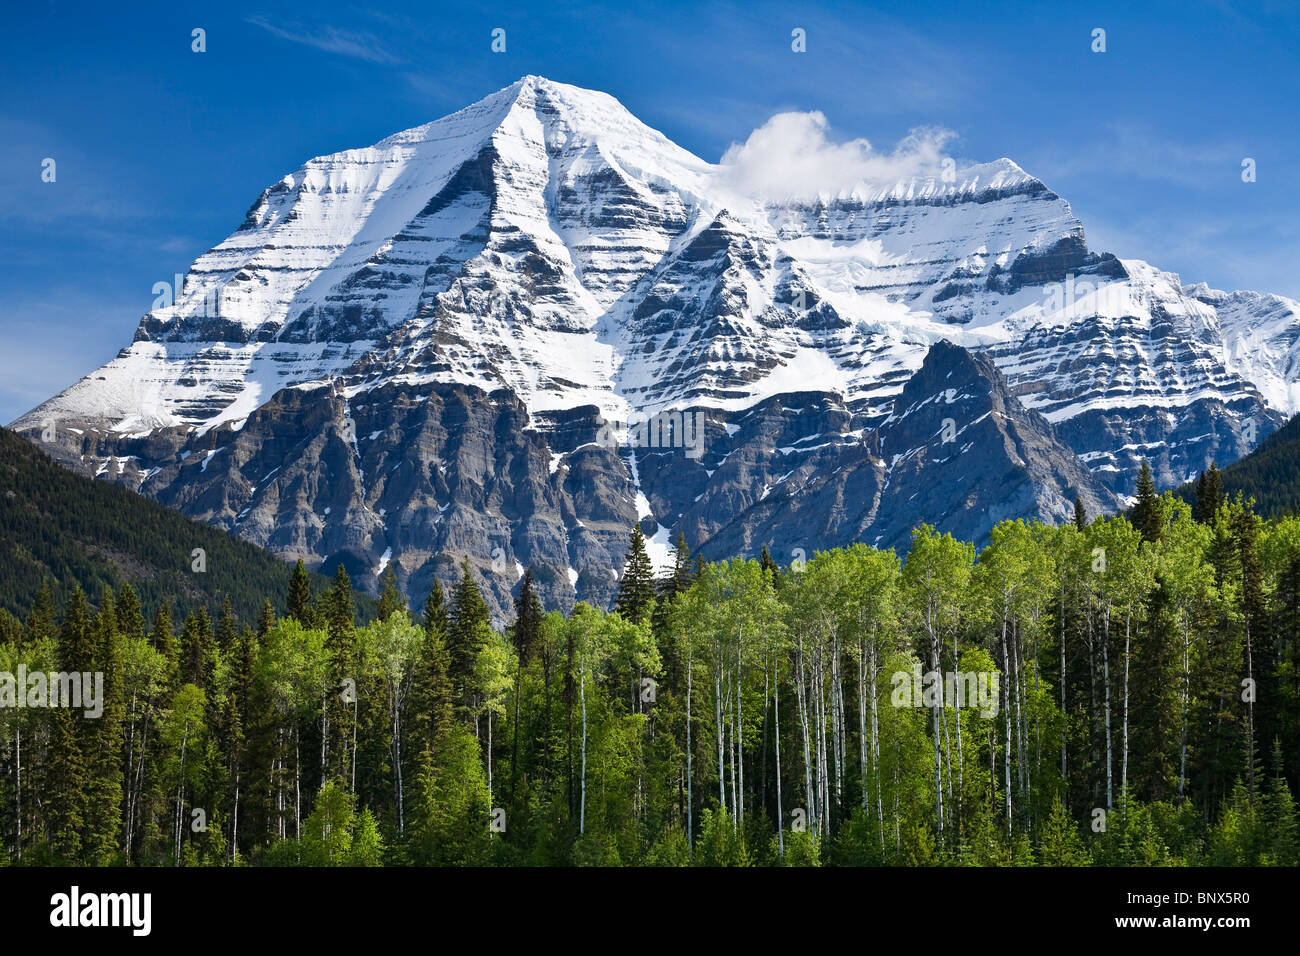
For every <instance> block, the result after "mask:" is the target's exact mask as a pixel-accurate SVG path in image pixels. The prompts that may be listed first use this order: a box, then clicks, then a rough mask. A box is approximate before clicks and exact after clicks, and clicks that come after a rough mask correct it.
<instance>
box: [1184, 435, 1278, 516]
mask: <svg viewBox="0 0 1300 956" xmlns="http://www.w3.org/2000/svg"><path fill="white" fill-rule="evenodd" d="M1207 481H1208V482H1209V483H1210V485H1211V486H1215V487H1217V489H1218V490H1219V491H1221V492H1226V493H1228V494H1235V493H1236V492H1241V494H1242V495H1243V496H1244V497H1246V498H1253V499H1255V510H1256V511H1257V512H1258V513H1259V514H1261V515H1264V516H1265V517H1272V516H1274V515H1290V514H1295V513H1296V512H1297V511H1300V416H1297V417H1295V418H1292V419H1291V420H1290V421H1289V422H1287V423H1286V424H1285V425H1283V426H1282V427H1281V428H1279V429H1278V430H1277V431H1275V432H1274V433H1273V434H1271V435H1269V436H1268V437H1267V438H1265V439H1264V440H1263V441H1262V442H1260V443H1259V447H1258V448H1256V449H1255V450H1254V451H1252V452H1251V453H1250V454H1249V455H1247V456H1246V457H1244V458H1241V459H1238V460H1237V461H1234V462H1233V463H1232V464H1230V465H1228V466H1227V467H1226V468H1223V469H1219V468H1217V467H1215V466H1213V465H1212V466H1211V467H1210V468H1209V469H1208V470H1207V471H1206V472H1203V473H1202V475H1201V477H1200V478H1199V479H1198V480H1197V481H1196V482H1192V483H1190V484H1187V485H1184V486H1183V487H1182V488H1180V489H1179V494H1180V495H1181V496H1182V497H1183V498H1185V499H1186V500H1188V501H1193V500H1195V499H1196V497H1197V496H1198V494H1199V493H1201V492H1198V489H1203V488H1204V486H1205V482H1207Z"/></svg>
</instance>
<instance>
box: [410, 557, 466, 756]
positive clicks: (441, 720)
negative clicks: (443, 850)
mask: <svg viewBox="0 0 1300 956" xmlns="http://www.w3.org/2000/svg"><path fill="white" fill-rule="evenodd" d="M448 628H449V622H448V619H447V612H446V604H445V602H444V601H443V596H442V586H441V585H439V584H438V582H437V580H436V579H435V581H434V585H433V590H432V591H431V592H429V600H428V601H427V603H426V604H425V620H424V641H423V642H422V644H421V646H420V655H419V658H418V660H417V662H416V667H415V677H414V680H413V682H412V685H411V691H410V696H409V701H410V706H411V720H410V730H409V736H410V746H409V747H408V748H407V753H408V754H410V755H411V756H412V757H413V758H414V759H415V761H416V768H417V772H416V773H415V774H411V775H409V779H412V780H414V779H417V778H418V777H419V776H421V775H422V774H423V773H424V772H425V771H426V770H429V769H430V768H431V767H432V764H433V761H434V760H435V759H436V758H437V757H438V755H439V754H440V753H441V747H442V741H443V740H444V739H445V738H446V735H447V733H448V731H449V729H450V727H451V723H452V712H453V704H454V693H453V690H452V685H451V678H450V676H449V671H450V670H451V655H450V654H448V652H447V643H446V641H447V631H448Z"/></svg>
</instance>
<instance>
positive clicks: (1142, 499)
mask: <svg viewBox="0 0 1300 956" xmlns="http://www.w3.org/2000/svg"><path fill="white" fill-rule="evenodd" d="M1132 517H1133V527H1135V528H1137V529H1138V531H1140V532H1142V538H1143V540H1145V541H1159V540H1160V538H1161V537H1162V536H1163V535H1164V529H1163V527H1162V524H1163V521H1164V513H1163V511H1162V510H1161V507H1160V496H1159V495H1158V494H1156V483H1155V479H1153V478H1152V477H1151V466H1150V465H1149V464H1147V463H1146V462H1145V461H1143V462H1142V469H1141V471H1139V472H1138V480H1137V502H1136V504H1134V505H1133V512H1132Z"/></svg>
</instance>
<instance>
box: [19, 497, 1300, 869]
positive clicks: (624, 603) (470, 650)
mask: <svg viewBox="0 0 1300 956" xmlns="http://www.w3.org/2000/svg"><path fill="white" fill-rule="evenodd" d="M106 490H108V489H106ZM141 504H142V505H147V503H144V502H141ZM87 507H89V506H87ZM243 580H244V581H245V583H246V584H247V585H248V586H249V587H250V588H251V587H256V586H257V585H258V584H259V583H260V582H258V580H257V578H256V576H255V575H254V576H250V577H249V578H247V579H243ZM279 581H280V577H279V576H278V575H276V576H271V575H268V576H267V578H266V582H265V598H264V602H265V603H264V604H263V606H262V610H261V611H260V612H259V613H258V614H257V615H256V616H255V617H254V618H252V619H247V618H244V619H236V617H235V616H234V614H233V613H232V612H231V611H229V610H228V609H227V610H225V611H222V610H218V609H217V608H215V607H214V608H213V609H212V610H211V611H209V610H207V609H205V608H202V607H200V608H199V609H198V610H196V611H195V612H194V613H193V614H191V615H189V616H188V617H186V618H185V619H184V620H181V619H180V616H179V615H178V616H177V617H176V618H174V619H173V618H172V617H171V616H170V614H169V612H168V609H167V607H166V606H165V605H157V606H152V605H151V604H150V602H148V601H145V602H141V601H140V599H139V597H138V593H137V591H136V589H135V588H134V587H132V586H131V585H129V584H124V585H123V586H122V587H121V588H119V589H118V590H117V591H116V592H113V591H109V590H107V589H106V590H103V591H102V592H99V593H97V594H95V595H93V599H94V602H95V603H94V604H92V603H91V600H90V599H88V597H87V596H86V595H85V594H84V593H83V592H82V590H81V589H78V588H75V579H73V580H65V581H64V582H63V584H64V589H66V592H67V593H68V595H69V597H68V598H67V600H66V601H64V602H63V606H62V608H61V609H60V608H56V607H55V602H53V601H52V600H51V596H50V592H49V591H41V592H40V593H39V594H38V595H37V597H36V599H34V600H33V602H32V603H31V605H30V606H29V607H27V608H24V609H23V611H24V615H25V616H24V619H22V620H19V619H18V618H17V617H15V616H13V615H10V614H8V613H7V612H3V613H0V672H3V673H9V674H14V673H18V672H19V665H24V666H25V668H26V671H27V672H28V673H29V674H30V673H31V672H33V671H35V670H38V669H40V670H60V671H64V672H93V671H99V672H101V673H102V674H103V675H104V688H105V690H104V699H103V709H102V715H101V716H99V717H98V718H91V717H86V716H85V715H84V714H83V713H82V711H80V710H71V709H67V708H57V709H41V708H35V707H27V708H17V707H13V706H6V707H0V822H2V832H3V835H4V845H5V848H6V858H7V859H8V860H9V861H10V862H13V863H18V862H22V863H29V864H31V863H54V862H78V863H87V864H110V863H136V864H145V865H190V864H207V865H230V864H236V863H239V864H243V863H252V864H269V865H297V864H338V865H380V864H466V863H495V864H529V865H532V864H536V865H567V864H629V865H630V864H663V865H686V864H697V865H700V864H703V865H742V864H778V863H786V864H800V865H813V864H846V865H859V864H889V865H909V864H956V863H979V864H990V865H992V864H1011V863H1017V864H1042V865H1053V866H1055V865H1076V864H1098V865H1117V864H1294V863H1296V862H1297V861H1298V857H1297V829H1296V806H1295V801H1294V799H1293V796H1292V794H1293V793H1294V792H1295V787H1296V783H1297V781H1296V774H1297V770H1298V769H1300V768H1298V766H1297V763H1296V761H1297V746H1296V745H1297V742H1298V741H1300V734H1298V726H1300V670H1297V660H1296V654H1297V642H1296V640H1295V636H1296V629H1297V626H1298V624H1300V520H1296V519H1292V518H1286V519H1282V520H1279V521H1276V522H1265V521H1263V520H1261V519H1260V518H1259V517H1257V516H1256V515H1254V514H1253V513H1252V512H1251V511H1250V510H1249V509H1248V508H1246V507H1243V506H1242V504H1241V503H1240V502H1236V501H1229V502H1223V501H1220V502H1217V503H1216V507H1214V509H1213V511H1212V513H1211V514H1209V515H1208V516H1206V520H1204V521H1197V520H1195V519H1194V518H1193V516H1192V514H1191V510H1190V509H1189V508H1188V507H1187V505H1186V504H1185V503H1183V502H1182V501H1181V500H1179V499H1177V498H1176V497H1175V496H1173V495H1165V496H1164V497H1162V498H1156V497H1155V496H1154V495H1152V494H1144V496H1143V497H1142V498H1141V499H1140V500H1139V502H1138V505H1137V507H1136V508H1135V510H1134V512H1133V515H1132V519H1131V520H1130V519H1129V518H1126V517H1123V516H1120V517H1115V518H1109V519H1107V518H1098V519H1096V520H1093V521H1091V522H1090V523H1089V522H1087V521H1086V520H1085V516H1084V515H1083V514H1082V512H1081V510H1080V513H1079V514H1078V520H1077V522H1076V523H1075V524H1070V525H1067V526H1065V527H1061V528H1052V527H1047V526H1043V525H1038V524H1026V523H1024V522H1020V521H1016V522H1005V523H1003V524H1001V525H999V526H997V527H996V528H995V530H994V532H993V535H992V538H991V541H990V543H989V544H988V546H987V547H985V548H984V549H983V550H982V551H980V552H979V553H978V554H977V553H976V549H975V548H974V547H973V546H972V545H970V544H967V543H964V542H961V541H958V540H954V539H953V538H951V537H949V536H946V535H936V534H935V533H934V532H933V531H932V530H931V529H930V528H928V527H924V526H923V527H921V528H919V529H918V530H917V531H916V533H915V536H914V540H913V543H912V547H911V550H910V552H909V554H908V555H907V557H906V560H904V561H900V559H899V558H898V557H897V556H896V555H895V554H894V553H893V552H892V551H877V550H875V549H873V548H871V547H868V546H866V545H862V544H859V545H855V546H853V547H851V548H849V549H846V550H835V551H830V552H824V553H819V554H817V555H816V556H815V557H814V558H812V560H810V561H809V562H808V563H807V565H806V566H794V567H788V568H778V567H776V565H775V564H773V563H772V562H771V561H770V560H768V559H767V556H766V554H765V555H764V560H762V561H740V560H733V561H728V562H720V563H713V564H705V563H703V562H700V561H692V560H691V558H690V555H689V554H688V552H687V549H686V546H685V542H681V541H679V542H678V547H677V552H676V562H675V566H674V567H673V568H671V569H669V572H668V573H667V574H666V575H665V576H662V577H661V578H659V579H657V580H656V579H655V577H654V576H653V573H652V569H651V567H650V562H649V560H648V558H647V557H646V553H645V548H644V541H643V538H642V536H641V533H640V530H639V529H633V533H632V539H631V545H630V549H629V560H628V565H627V568H626V570H625V573H624V575H623V577H622V580H621V582H620V587H619V594H618V602H617V606H616V608H615V609H614V610H613V611H610V612H608V613H606V612H603V611H600V610H597V609H594V608H592V607H589V606H587V605H584V604H579V605H577V606H576V607H575V608H574V609H573V610H572V612H571V613H569V614H568V615H567V616H566V615H564V614H561V613H559V612H551V613H544V611H543V609H542V607H541V605H540V602H539V601H538V600H537V597H536V592H535V590H534V588H533V587H532V582H531V577H530V576H529V575H526V576H525V578H524V582H523V587H522V592H521V593H520V595H519V599H518V604H517V612H518V616H517V620H516V621H515V623H514V624H513V625H512V626H511V627H510V628H508V630H507V631H506V632H505V633H501V632H498V631H495V630H493V629H492V627H491V625H490V623H489V615H488V611H487V607H486V605H485V604H484V602H483V599H482V596H481V594H480V591H479V586H478V584H477V583H476V582H475V580H474V579H473V577H472V574H471V572H470V570H469V567H468V565H467V564H466V565H465V567H464V572H463V575H462V577H461V580H460V582H459V584H458V585H457V586H456V587H455V588H454V589H453V591H452V593H450V594H448V595H445V596H444V594H443V593H442V591H441V590H435V591H434V593H433V594H432V595H431V596H430V598H429V601H428V604H427V605H426V606H425V607H423V608H420V609H418V610H417V611H416V612H415V613H412V612H411V611H409V610H408V609H407V608H406V606H405V603H404V601H403V599H402V597H401V596H400V595H399V594H398V592H397V590H396V588H395V585H394V579H393V577H392V575H391V573H390V574H389V575H387V576H386V587H385V590H384V593H383V595H382V599H381V601H380V607H379V619H378V620H376V621H375V622H374V623H371V624H368V625H365V626H358V623H357V621H358V617H357V614H356V609H355V606H354V605H355V600H354V597H353V594H352V590H351V585H350V582H349V581H348V579H347V575H346V573H345V572H344V571H342V570H340V571H339V572H338V574H337V575H336V577H335V580H334V582H333V584H332V585H331V586H330V587H329V588H328V589H326V590H324V591H321V590H319V589H316V591H315V594H313V587H312V579H311V578H310V576H309V575H307V574H306V573H305V572H304V571H303V570H302V569H301V567H299V568H298V569H297V570H296V571H295V572H293V575H292V580H291V581H290V582H289V583H288V586H287V589H285V590H283V591H281V590H280V589H279ZM281 598H283V599H284V601H285V607H286V609H287V613H286V614H285V615H284V616H277V615H276V614H275V613H274V612H273V610H272V603H273V602H274V601H277V600H279V599H281ZM937 672H941V673H942V674H943V675H945V677H946V679H945V680H943V681H940V682H938V683H936V682H935V681H934V680H933V679H932V674H934V673H937ZM941 688H942V689H941ZM958 689H961V690H962V691H963V692H962V693H960V694H959V693H957V690H958ZM4 694H5V687H4V685H3V681H0V702H3V701H4V700H5V697H4ZM9 694H10V698H12V695H13V690H12V688H11V689H10V691H9ZM11 703H12V701H11Z"/></svg>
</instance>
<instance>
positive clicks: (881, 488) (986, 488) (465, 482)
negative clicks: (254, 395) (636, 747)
mask: <svg viewBox="0 0 1300 956" xmlns="http://www.w3.org/2000/svg"><path fill="white" fill-rule="evenodd" d="M896 408H897V411H895V412H894V413H893V414H891V415H890V416H889V417H888V418H886V419H885V421H884V422H883V423H881V424H879V425H878V426H877V427H876V428H874V429H870V428H862V427H861V426H860V425H858V424H855V416H854V415H853V414H852V413H851V412H850V411H849V410H848V409H847V408H846V407H845V406H844V404H843V402H842V400H841V399H840V397H839V396H836V395H834V394H828V393H824V392H815V391H809V392H800V393H791V394H786V395H781V396H777V397H774V398H772V399H770V400H768V401H766V402H763V403H761V404H760V405H758V406H756V407H754V408H752V409H748V410H745V411H741V412H731V413H729V412H723V411H719V410H717V409H699V410H697V412H698V419H695V420H697V421H698V422H699V423H700V426H701V429H702V430H701V436H700V438H699V439H698V441H696V440H695V439H694V437H693V436H691V435H690V432H689V431H688V432H687V435H688V437H692V445H691V447H685V446H683V445H682V444H681V443H677V444H676V446H674V442H673V441H672V439H671V434H670V432H669V430H667V429H666V430H665V431H664V432H663V433H661V434H656V435H655V438H654V439H647V438H646V437H645V436H644V435H643V436H642V438H641V440H640V443H639V444H636V445H633V444H630V443H626V442H625V443H623V444H621V445H620V444H615V443H613V442H611V441H609V440H608V439H606V438H605V437H604V435H605V434H608V432H607V430H603V426H604V425H605V423H604V421H603V419H602V418H601V417H600V415H599V413H598V411H597V410H596V409H595V408H594V407H591V406H587V407H583V408H577V409H571V410H566V411H563V412H559V413H556V414H554V415H552V416H549V417H548V418H547V419H546V420H545V421H542V422H533V423H530V419H529V415H528V412H527V409H526V408H525V407H524V405H523V403H522V402H520V401H519V399H518V397H517V396H515V395H514V394H512V393H511V392H509V391H507V390H504V389H501V390H497V391H494V392H491V393H487V392H484V391H482V390H481V389H477V388H474V387H472V386H465V385H458V384H439V385H431V386H426V387H413V386H398V385H387V386H384V387H383V388H379V389H374V390H370V391H364V392H361V393H359V394H358V395H357V396H355V397H354V398H352V399H349V398H348V397H347V394H346V390H345V389H344V388H343V387H342V385H341V383H338V382H332V383H327V384H324V385H321V386H319V387H314V388H307V387H302V388H292V389H285V390H283V391H281V392H279V393H277V394H276V395H275V396H274V397H273V398H272V399H271V400H270V401H268V402H266V403H265V404H263V405H262V406H261V407H260V408H258V409H257V410H256V411H255V412H254V413H253V414H252V415H250V416H249V418H248V420H247V421H246V422H245V423H243V425H242V426H241V427H240V428H238V429H233V428H230V427H222V428H216V429H213V430H212V431H209V432H207V433H206V434H204V435H202V436H195V435H193V434H192V433H187V432H184V431H182V430H174V431H172V432H169V433H154V434H151V435H149V436H147V437H140V438H122V437H114V436H98V437H93V436H90V435H86V436H85V437H83V438H82V440H81V443H80V448H81V449H82V450H83V451H84V453H85V454H87V455H89V456H91V457H93V458H95V459H108V460H122V461H128V462H131V464H132V466H133V467H144V465H145V464H147V463H149V462H166V463H167V464H165V465H150V466H149V467H148V468H147V470H146V474H147V477H146V478H145V479H144V481H143V482H142V483H141V485H140V490H141V491H142V492H143V493H145V494H149V495H152V496H154V497H156V498H157V499H158V500H160V501H162V502H164V503H165V504H168V505H170V506H172V507H174V508H176V509H178V510H180V511H182V512H184V513H185V514H188V515H191V516H192V517H195V518H199V519H201V520H203V521H206V522H208V523H209V524H212V525H215V526H217V527H219V528H224V529H226V530H229V531H231V532H233V533H236V534H238V535H240V536H242V537H244V538H247V539H249V540H251V541H253V542H255V543H257V544H259V545H261V546H263V547H265V548H268V549H270V550H271V551H273V552H274V553H276V554H279V555H281V556H283V557H284V558H286V559H287V560H293V559H297V558H302V559H303V560H304V561H305V562H306V563H307V564H308V565H309V566H312V567H323V568H326V569H329V568H332V566H333V564H334V563H335V562H339V561H341V562H343V563H344V565H345V566H346V567H347V568H348V570H349V572H350V574H351V575H352V577H353V579H354V582H355V583H356V584H357V586H359V587H363V588H366V589H368V590H371V591H373V590H375V589H376V587H377V586H378V574H379V572H380V570H381V568H382V567H385V566H387V565H388V564H390V563H391V565H392V566H393V567H394V569H395V570H396V572H397V575H398V580H399V583H400V584H401V586H402V587H403V589H404V590H405V591H406V593H407V594H408V595H409V596H410V597H411V598H412V601H413V603H416V604H418V603H419V602H421V601H423V599H424V598H425V596H427V594H428V592H429V590H430V589H431V588H432V586H433V581H434V579H435V578H438V579H440V580H441V581H442V583H443V585H444V587H449V586H450V585H452V584H453V583H454V581H455V579H456V578H457V577H458V575H459V563H460V561H461V560H462V559H464V558H468V559H469V561H470V564H471V566H472V567H473V569H474V570H475V571H476V572H477V576H478V578H479V579H480V580H481V582H482V584H483V587H484V592H485V596H486V597H487V599H488V601H489V603H490V605H491V606H492V608H493V610H494V612H495V614H496V615H497V617H498V619H500V620H506V619H508V618H509V616H510V613H511V608H510V602H511V599H512V596H513V594H515V593H516V592H517V588H518V582H519V579H520V577H521V575H522V570H521V569H522V568H526V567H531V568H533V570H534V575H535V577H536V579H537V581H538V586H539V588H540V590H541V594H542V597H543V599H544V601H545V603H546V604H547V606H549V607H562V608H567V607H569V606H571V605H572V604H573V602H574V601H575V600H582V601H587V602H590V603H593V604H599V605H608V604H609V603H610V602H611V601H612V599H613V596H614V592H615V589H616V585H617V577H618V574H619V573H621V570H622V567H623V560H624V551H625V549H626V547H627V534H628V530H629V528H630V527H631V525H632V523H633V522H634V521H636V520H638V519H643V528H644V530H645V531H646V532H647V534H648V535H649V536H650V537H651V539H652V541H653V542H654V543H655V545H656V554H657V556H659V557H662V555H663V553H664V549H665V548H666V547H667V546H668V544H670V543H671V542H672V541H673V540H675V539H676V536H677V534H678V533H681V534H684V535H685V536H686V539H687V541H688V542H691V543H692V547H693V548H694V549H697V550H701V551H702V552H703V553H704V554H705V555H707V556H709V557H713V558H720V557H726V556H732V555H743V556H750V557H753V556H757V554H758V552H759V550H760V549H761V548H762V547H763V546H764V545H766V546H768V548H769V549H770V550H771V552H772V553H773V555H774V556H776V557H777V558H778V560H781V561H783V562H788V561H790V560H793V559H794V558H796V557H799V556H800V555H805V556H811V554H812V553H813V552H814V551H816V550H818V549H823V548H828V547H835V546H839V545H845V544H849V543H851V542H853V541H860V540H865V541H868V542H871V543H874V544H877V545H878V546H881V547H901V548H905V547H906V544H907V541H908V539H909V536H910V532H911V528H912V527H913V526H914V525H915V524H917V523H919V522H921V521H926V522H930V523H932V524H934V525H936V526H937V527H938V528H939V529H940V530H943V531H949V532H951V533H953V534H955V535H958V536H960V537H963V538H967V539H970V540H975V541H980V540H983V539H984V538H985V537H986V536H987V534H988V531H989V529H990V528H991V527H992V526H993V525H994V524H995V523H996V522H997V521H999V520H1001V519H1003V518H1011V517H1025V516H1028V517H1042V518H1043V519H1044V520H1048V521H1052V522H1056V521H1060V520H1065V519H1067V518H1068V517H1069V515H1070V513H1071V509H1072V503H1073V500H1074V496H1075V495H1076V494H1078V495H1080V496H1081V497H1082V498H1083V501H1084V504H1085V506H1086V507H1087V508H1088V510H1089V512H1090V513H1093V514H1096V513H1100V512H1104V511H1111V510H1114V508H1115V507H1116V501H1115V498H1114V496H1113V495H1111V494H1110V493H1109V492H1108V491H1107V490H1106V489H1105V487H1104V486H1102V485H1100V484H1099V483H1098V482H1097V481H1095V479H1093V477H1092V476H1091V474H1090V473H1089V472H1088V470H1087V469H1086V468H1084V467H1083V466H1082V464H1081V463H1080V462H1079V461H1078V459H1077V458H1075V456H1074V455H1073V454H1072V453H1071V452H1070V451H1069V449H1068V448H1067V447H1066V446H1065V445H1064V444H1063V443H1062V442H1061V441H1060V439H1059V437H1058V436H1057V434H1056V431H1055V429H1054V428H1053V427H1052V426H1051V425H1050V424H1049V423H1048V422H1047V421H1046V420H1045V419H1044V418H1043V417H1042V416H1041V415H1039V414H1037V413H1036V412H1032V411H1029V410H1027V409H1025V408H1024V407H1023V406H1022V405H1021V404H1020V403H1019V402H1018V401H1017V400H1016V399H1015V398H1014V397H1013V396H1012V395H1011V394H1010V393H1009V391H1008V390H1007V387H1006V383H1005V380H1004V379H1003V378H1002V375H1001V374H1000V373H999V372H998V370H997V367H996V366H995V365H994V364H993V363H992V361H991V360H990V359H988V358H987V357H985V356H982V355H978V354H972V353H970V352H968V351H967V350H965V349H962V348H960V347H958V346H955V345H951V344H949V343H946V342H943V343H939V344H937V345H935V346H933V347H932V348H931V349H930V351H929V353H928V354H927V356H926V358H925V361H924V362H923V364H922V366H921V368H920V369H919V370H918V371H917V372H916V373H915V374H914V375H913V376H912V377H911V379H910V380H909V381H908V382H907V384H906V385H905V386H904V388H903V391H902V393H901V394H900V396H899V399H898V402H897V403H896ZM688 414H691V415H694V414H695V413H688ZM859 417H860V416H859ZM651 440H653V441H654V445H653V446H651V445H650V444H649V441H651ZM63 451H64V455H65V460H66V459H67V457H68V451H69V449H67V448H66V446H64V449H63ZM688 452H689V453H691V454H688ZM80 453H82V452H79V454H80ZM74 460H75V459H74ZM141 463H144V464H141ZM155 469H156V470H155ZM634 475H635V478H634ZM638 480H639V488H638V484H637V481H638ZM640 496H644V497H640Z"/></svg>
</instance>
